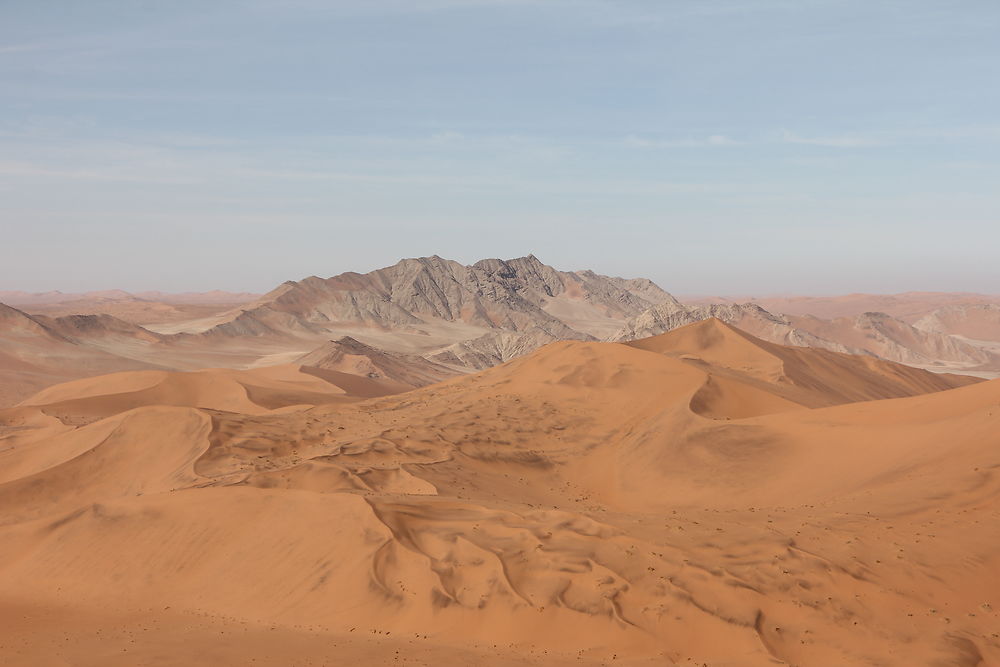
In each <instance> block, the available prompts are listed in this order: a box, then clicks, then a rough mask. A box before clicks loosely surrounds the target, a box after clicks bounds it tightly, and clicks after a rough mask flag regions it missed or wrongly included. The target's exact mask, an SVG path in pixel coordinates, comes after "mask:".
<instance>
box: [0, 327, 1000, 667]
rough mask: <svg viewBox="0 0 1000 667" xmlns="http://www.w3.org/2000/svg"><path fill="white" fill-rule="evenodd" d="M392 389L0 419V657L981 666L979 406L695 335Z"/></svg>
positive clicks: (966, 382)
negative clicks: (16, 636)
mask: <svg viewBox="0 0 1000 667" xmlns="http://www.w3.org/2000/svg"><path fill="white" fill-rule="evenodd" d="M401 389H402V388H401V387H399V386H393V385H388V384H385V383H379V382H378V381H376V380H374V379H372V378H369V377H363V376H358V375H350V374H347V373H343V372H341V371H331V370H325V371H316V370H310V369H308V368H300V367H297V366H284V367H274V368H263V369H255V370H252V371H212V372H205V373H189V374H171V373H161V372H144V373H130V374H118V375H115V376H106V377H104V378H94V379H90V380H83V381H78V382H75V383H68V384H66V385H62V386H58V387H53V388H51V389H49V390H47V391H45V392H42V393H41V394H39V395H37V396H35V397H33V398H32V399H30V400H28V401H26V402H25V403H24V404H22V405H21V406H18V407H16V408H11V409H8V410H4V411H0V424H2V426H0V429H2V430H0V463H2V464H3V465H2V467H0V508H2V509H0V591H2V593H0V617H2V618H3V619H9V621H10V622H11V623H20V624H21V625H20V626H18V627H24V628H26V629H25V630H24V631H25V632H30V633H31V634H30V636H31V637H33V639H32V641H31V642H30V645H27V646H22V645H18V647H19V649H20V650H21V653H19V654H15V653H14V652H13V651H12V650H11V649H10V648H9V647H11V646H13V645H11V644H6V645H5V646H3V647H0V656H3V657H4V658H7V657H10V658H11V664H39V663H40V662H45V661H46V659H48V658H54V657H56V656H57V655H59V652H62V654H63V655H70V654H71V651H70V649H67V648H66V646H64V644H65V642H66V641H67V640H66V639H65V637H67V636H68V637H70V638H71V639H70V640H68V641H70V642H71V645H73V646H91V644H88V643H87V642H88V640H87V637H88V636H90V635H92V634H93V633H94V632H96V630H95V629H94V628H101V627H104V628H107V627H109V626H111V627H114V626H115V625H116V624H117V625H119V626H125V627H131V626H129V623H131V620H130V619H135V618H143V619H148V623H147V626H148V627H149V628H151V629H149V630H143V631H142V632H141V633H140V639H139V640H138V642H137V644H132V643H130V639H127V638H124V637H123V638H122V639H116V638H115V637H113V636H109V639H108V642H110V643H109V644H105V645H104V649H100V650H98V649H97V648H92V649H90V650H91V653H89V654H88V655H91V656H103V657H104V658H106V659H107V661H106V662H104V663H100V664H116V663H115V662H114V661H115V660H119V662H118V663H117V664H128V663H127V662H120V658H119V657H111V656H110V653H109V652H108V651H107V647H109V646H112V647H115V648H117V650H118V651H119V652H120V651H121V648H126V649H127V650H128V651H131V652H133V654H134V655H135V656H137V658H136V659H137V660H138V661H140V662H141V661H146V662H155V661H156V660H161V661H162V660H163V659H165V657H167V656H174V657H177V656H184V657H185V662H186V663H190V664H198V663H201V664H219V663H223V664H244V663H246V662H247V661H248V660H249V658H250V657H257V656H261V655H265V654H266V651H273V650H274V646H275V645H279V646H284V647H286V649H287V653H286V655H295V656H297V659H301V660H303V661H307V660H323V659H326V660H331V659H333V658H345V657H349V658H351V659H356V660H359V661H361V662H362V663H365V662H367V663H369V664H372V663H374V664H381V663H384V662H388V661H391V660H392V659H394V658H395V657H396V655H397V653H396V651H399V652H400V653H399V654H398V655H400V656H402V657H410V658H413V659H421V660H426V661H428V662H435V663H436V664H497V665H505V664H570V663H572V664H588V663H589V664H607V663H608V662H611V661H614V662H616V663H617V662H621V663H622V664H634V665H638V664H643V665H654V664H655V665H662V664H689V663H690V662H694V663H695V664H713V665H758V664H759V665H768V664H775V663H779V664H780V663H785V664H809V665H813V664H815V665H834V664H893V665H895V664H899V665H913V664H941V665H945V664H947V665H977V664H993V663H996V662H1000V638H998V636H997V634H996V633H997V628H998V627H1000V616H998V614H997V611H996V609H995V607H996V606H997V605H998V604H1000V574H998V572H1000V539H998V537H997V535H996V534H995V533H996V531H993V530H991V529H990V527H991V526H995V525H997V521H998V520H1000V506H998V505H997V500H998V494H1000V384H998V382H996V381H991V382H982V381H978V380H976V379H974V378H967V377H953V376H940V375H933V374H930V373H926V372H924V371H919V370H916V369H910V368H907V367H903V366H899V365H897V364H891V363H887V362H880V361H877V360H874V359H871V358H865V357H854V356H851V355H843V354H837V353H833V352H826V351H820V350H805V349H798V348H786V347H782V346H779V345H773V344H769V343H764V342H763V341H760V340H757V339H754V338H753V337H752V336H749V335H747V334H743V333H741V332H738V331H736V330H734V329H732V328H731V327H728V326H727V325H724V324H722V323H720V322H717V321H706V322H701V323H697V324H694V325H691V326H689V327H685V328H682V329H678V330H676V331H674V332H671V333H668V334H664V335H662V336H657V337H654V338H651V339H646V340H643V341H636V342H634V343H630V344H618V343H587V342H562V343H554V344H551V345H548V346H546V347H544V348H542V349H541V350H539V351H537V352H535V353H534V354H532V355H530V356H527V357H523V358H520V359H517V360H515V361H513V362H510V363H507V364H504V365H502V366H498V367H496V368H493V369H490V370H487V371H483V372H481V373H477V374H475V375H469V376H463V377H458V378H454V379H450V380H446V381H444V382H441V383H438V384H434V385H430V386H427V387H423V388H421V389H417V390H413V391H405V392H402V393H399V392H400V390H401ZM262 397H263V398H262ZM279 398H280V400H279ZM875 399H888V400H875ZM195 614H197V615H198V616H197V618H198V623H197V624H194V623H191V622H190V619H191V618H192V617H193V615H195ZM26 618H31V619H36V622H35V623H34V624H33V625H30V627H29V625H28V624H27V623H26V621H25V620H24V619H26ZM81 618H87V619H88V620H87V621H82V620H81ZM67 619H72V620H69V621H67ZM102 624H104V625H103V626H102ZM195 626H200V627H195ZM205 628H212V629H213V630H212V632H213V633H215V632H216V631H217V632H218V636H216V635H214V634H213V635H212V636H207V635H206V631H205ZM265 632H266V633H272V634H271V635H270V637H271V639H270V640H269V641H266V640H262V639H260V634H261V633H265ZM223 635H226V636H227V639H226V641H225V642H223V641H222V640H220V639H219V638H218V637H221V636H223ZM234 635H235V636H236V637H245V638H246V639H245V641H232V640H230V639H229V638H230V637H232V636H234ZM213 637H214V639H213ZM115 642H118V643H117V644H116V643H115ZM119 644H120V645H119ZM196 647H206V648H207V651H206V652H204V653H199V652H197V651H196V650H195V648H196ZM102 650H103V651H104V653H101V651H102ZM67 651H69V652H67ZM128 651H127V652H128ZM88 659H89V658H88ZM94 659H95V660H96V658H94ZM18 661H20V662H18ZM79 664H98V663H97V662H89V663H88V662H87V661H86V660H83V661H81V662H80V663H79Z"/></svg>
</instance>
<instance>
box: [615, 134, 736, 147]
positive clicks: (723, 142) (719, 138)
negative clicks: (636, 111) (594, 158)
mask: <svg viewBox="0 0 1000 667" xmlns="http://www.w3.org/2000/svg"><path fill="white" fill-rule="evenodd" d="M624 144H625V145H626V146H630V147H632V148H701V147H717V146H739V145H741V144H743V142H742V141H737V140H735V139H732V138H730V137H727V136H726V135H724V134H712V135H709V136H707V137H705V138H703V139H649V138H646V137H642V136H638V135H635V134H630V135H628V136H627V137H625V140H624Z"/></svg>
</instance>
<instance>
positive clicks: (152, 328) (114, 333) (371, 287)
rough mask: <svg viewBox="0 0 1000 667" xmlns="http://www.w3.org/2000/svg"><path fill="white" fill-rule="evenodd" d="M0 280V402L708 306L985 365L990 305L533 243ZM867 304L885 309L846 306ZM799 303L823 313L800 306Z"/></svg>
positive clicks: (602, 336)
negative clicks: (90, 288) (233, 268)
mask: <svg viewBox="0 0 1000 667" xmlns="http://www.w3.org/2000/svg"><path fill="white" fill-rule="evenodd" d="M2 294H3V295H4V298H6V299H8V300H9V301H11V302H12V304H17V307H10V306H11V305H12V304H8V307H5V309H4V316H3V319H2V321H0V354H2V355H5V356H4V359H7V361H6V362H5V363H4V364H2V365H0V377H2V378H3V379H4V383H3V391H2V392H0V401H3V403H4V404H11V403H13V402H16V401H17V400H19V399H21V398H24V397H26V396H28V395H30V394H31V393H33V392H35V391H37V390H39V389H41V388H43V387H45V386H48V385H49V384H52V383H54V382H59V381H62V380H67V379H72V378H75V377H84V376H87V375H93V374H97V373H104V372H112V371H117V370H127V369H138V368H160V369H174V370H191V369H197V368H207V367H224V368H248V367H254V366H262V365H273V364H280V363H291V362H294V361H296V360H297V359H300V358H302V357H303V356H304V355H308V354H310V353H312V352H313V351H315V350H317V348H321V347H322V346H324V345H326V344H329V343H330V341H336V340H339V339H342V338H344V337H348V338H350V339H351V340H353V341H355V343H357V344H361V345H366V346H368V347H370V348H371V353H370V354H372V355H380V354H381V355H386V354H396V355H400V354H401V355H410V356H412V355H416V356H419V357H422V358H423V359H424V360H426V361H427V362H428V363H429V365H430V366H429V367H434V368H436V369H437V370H435V371H433V372H431V373H430V375H426V376H422V377H425V379H428V378H431V377H433V378H437V379H440V378H441V377H443V376H444V375H446V374H461V373H466V372H469V371H471V370H480V369H484V368H489V367H491V366H494V365H496V364H499V363H503V362H506V361H509V360H511V359H514V358H517V357H519V356H521V355H524V354H526V353H528V352H531V351H533V350H535V349H537V348H539V347H541V346H542V345H545V344H547V343H550V342H553V341H558V340H583V341H592V340H612V341H627V340H632V339H636V338H643V337H648V336H652V335H656V334H660V333H663V332H665V331H669V330H672V329H674V328H676V327H678V326H683V325H685V324H690V323H692V322H696V321H700V320H703V319H706V318H709V317H715V318H719V319H721V320H723V321H725V322H728V323H730V324H733V325H735V326H737V327H739V328H741V329H742V330H744V331H747V332H750V333H752V334H754V335H756V336H758V337H760V338H763V339H765V340H768V341H771V342H776V343H781V344H787V345H796V346H806V347H815V348H821V349H827V350H831V351H837V352H847V353H854V354H870V355H874V356H876V357H879V358H883V359H887V360H891V361H898V362H902V363H906V364H910V365H914V366H920V367H923V368H930V369H934V370H939V371H947V372H962V373H971V374H975V375H980V376H983V377H992V376H995V375H997V374H998V373H1000V304H998V303H993V302H990V301H988V297H984V296H981V295H960V294H956V295H946V294H938V295H932V294H914V295H896V296H892V297H864V296H863V295H854V296H851V297H843V298H828V299H817V298H813V299H806V298H803V299H797V300H796V299H784V300H776V301H774V302H773V303H771V302H768V303H769V305H771V306H772V308H774V310H768V309H765V307H764V306H763V305H761V303H755V302H746V303H732V302H727V303H710V304H709V303H693V304H682V303H681V302H679V301H678V300H677V299H675V298H674V297H673V296H672V295H671V294H670V293H668V292H667V291H665V290H664V289H662V288H661V287H660V286H658V285H656V284H654V283H653V282H652V281H649V280H647V279H643V278H631V279H625V278H617V277H610V276H603V275H599V274H596V273H594V272H592V271H573V272H570V271H559V270H556V269H554V268H552V267H551V266H548V265H546V264H544V263H542V262H541V261H540V260H539V259H538V258H536V257H534V256H532V255H529V256H527V257H521V258H517V259H512V260H498V259H487V260H482V261H480V262H476V263H475V264H472V265H470V266H465V265H462V264H460V263H458V262H454V261H450V260H446V259H442V258H440V257H437V256H433V257H424V258H418V259H404V260H402V261H400V262H398V263H397V264H394V265H392V266H389V267H386V268H383V269H378V270H375V271H372V272H370V273H366V274H359V273H343V274H339V275H336V276H333V277H331V278H325V279H324V278H318V277H315V276H312V277H308V278H305V279H302V280H298V281H288V282H286V283H283V284H282V285H279V286H278V287H277V288H275V289H274V290H272V291H271V292H269V293H267V294H264V295H251V294H231V293H225V292H209V293H204V294H179V295H169V294H163V293H158V292H146V293H142V294H138V295H133V294H129V293H126V292H120V291H108V292H97V293H87V294H78V295H68V294H63V293H58V292H57V293H44V294H36V295H31V294H26V293H23V292H17V293H15V292H4V293H2ZM873 304H882V305H884V306H885V307H886V308H887V309H888V310H890V311H892V312H894V313H897V314H898V315H899V316H898V317H896V316H893V315H891V314H889V313H879V312H869V311H861V312H856V311H857V310H858V309H859V308H869V307H872V306H873ZM778 307H786V308H787V309H788V310H790V311H794V312H790V313H788V314H782V312H779V311H777V308H778ZM814 311H815V312H818V313H833V314H835V315H837V317H835V318H832V319H826V318H823V317H818V316H815V315H811V314H808V313H810V312H814ZM845 313H846V314H845ZM366 354H368V353H366ZM411 379H412V378H411Z"/></svg>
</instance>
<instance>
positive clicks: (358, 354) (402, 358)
mask: <svg viewBox="0 0 1000 667" xmlns="http://www.w3.org/2000/svg"><path fill="white" fill-rule="evenodd" d="M296 363H299V364H303V365H305V366H311V367H313V368H321V369H327V370H335V371H342V372H344V373H350V374H353V375H362V376H364V377H368V378H373V379H386V380H390V381H393V382H398V383H402V384H405V385H407V386H408V387H409V388H411V389H412V388H415V387H423V386H426V385H429V384H434V383H435V382H440V381H441V380H444V379H446V378H449V377H454V376H455V375H459V374H460V371H458V370H455V369H453V368H449V367H447V366H442V365H441V364H436V363H434V362H432V361H429V360H427V359H424V358H423V357H421V356H418V355H415V354H400V353H398V352H387V351H385V350H379V349H377V348H374V347H372V346H370V345H365V344H364V343H362V342H360V341H357V340H355V339H353V338H351V337H350V336H344V337H343V338H340V339H338V340H335V341H330V342H328V343H325V344H324V345H321V346H320V347H318V348H316V349H315V350H313V351H312V352H310V353H309V354H306V355H303V356H302V357H299V358H298V359H297V360H296Z"/></svg>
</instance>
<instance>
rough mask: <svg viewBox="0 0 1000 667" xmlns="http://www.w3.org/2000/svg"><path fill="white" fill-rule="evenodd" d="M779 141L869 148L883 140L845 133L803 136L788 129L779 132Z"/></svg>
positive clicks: (882, 143)
mask: <svg viewBox="0 0 1000 667" xmlns="http://www.w3.org/2000/svg"><path fill="white" fill-rule="evenodd" d="M781 141H782V142H783V143H786V144H804V145H808V146H825V147H828V148H870V147H872V146H882V145H884V142H883V141H880V140H876V139H873V138H871V137H861V136H856V135H846V134H845V135H834V136H812V137H805V136H802V135H799V134H796V133H795V132H790V131H788V130H785V131H783V132H782V133H781Z"/></svg>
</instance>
